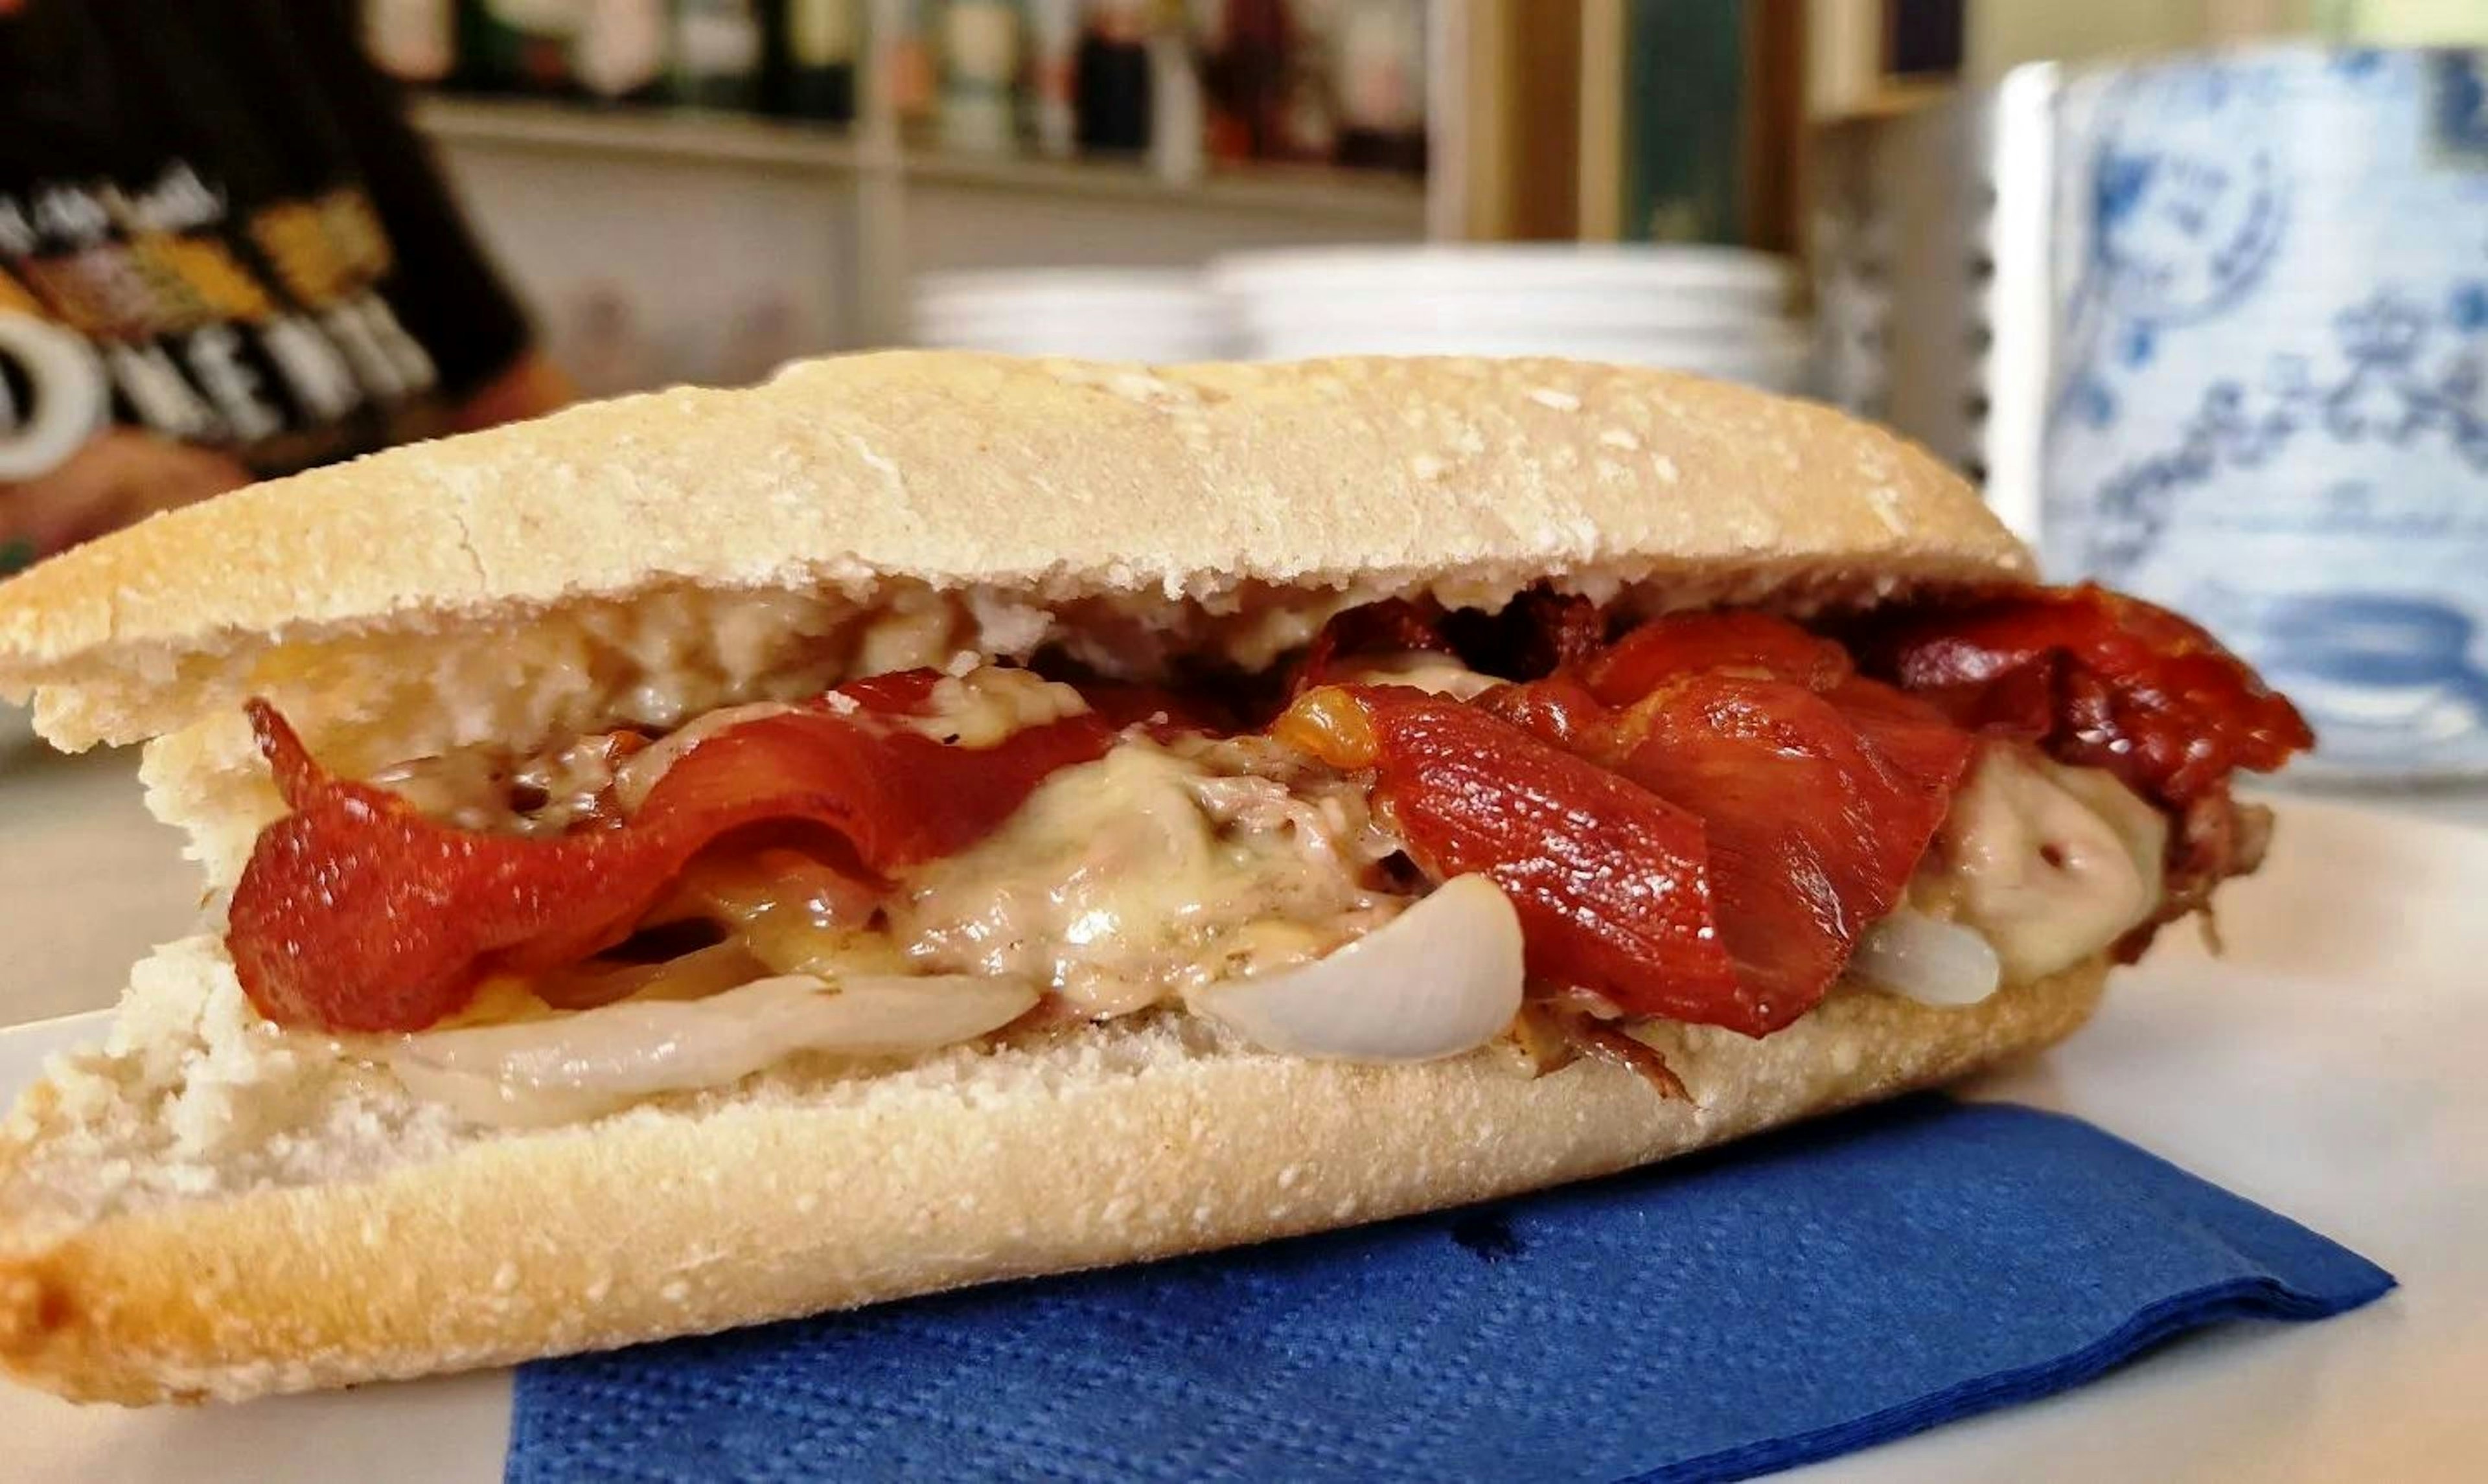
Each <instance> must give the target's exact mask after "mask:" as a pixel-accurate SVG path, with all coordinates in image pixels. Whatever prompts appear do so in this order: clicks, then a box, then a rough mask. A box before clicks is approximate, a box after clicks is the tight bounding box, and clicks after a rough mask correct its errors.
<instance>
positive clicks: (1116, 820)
mask: <svg viewBox="0 0 2488 1484" xmlns="http://www.w3.org/2000/svg"><path fill="white" fill-rule="evenodd" d="M1251 758H1252V754H1251V753H1250V752H1248V751H1247V749H1243V748H1238V747H1237V746H1236V745H1235V744H1233V743H1193V744H1187V745H1185V746H1183V747H1180V748H1176V747H1168V746H1161V745H1159V744H1157V743H1155V742H1146V741H1140V740H1134V741H1130V742H1124V743H1123V744H1122V745H1120V746H1118V747H1117V748H1116V749H1115V750H1114V751H1112V752H1110V753H1108V754H1107V755H1106V756H1105V757H1103V758H1101V759H1099V760H1098V761H1096V762H1094V763H1090V764H1087V765H1084V766H1082V767H1078V768H1071V769H1066V770H1063V771H1062V772H1060V773H1058V774H1056V775H1055V776H1054V777H1053V778H1051V779H1048V780H1047V781H1046V783H1045V784H1044V785H1043V786H1042V787H1040V788H1039V789H1038V790H1037V791H1036V792H1035V793H1034V794H1032V795H1031V796H1030V798H1029V800H1028V802H1027V804H1026V805H1025V806H1023V807H1022V808H1021V810H1020V812H1019V813H1018V814H1017V815H1015V816H1013V817H1012V819H1011V821H1010V823H1009V824H1007V825H1005V826H1004V827H1003V828H1002V829H1001V830H999V831H998V832H996V833H995V834H994V835H993V836H991V837H990V838H988V839H987V840H985V841H983V842H982V843H980V844H978V845H977V846H975V848H973V849H971V850H968V851H966V852H964V853H962V854H958V855H954V856H951V857H950V858H948V859H947V860H944V861H940V862H937V863H936V864H934V865H932V866H930V867H928V868H927V869H926V870H925V871H924V872H923V873H921V874H920V875H919V877H918V878H917V879H916V880H915V881H913V882H910V883H909V886H908V890H907V892H906V895H905V898H904V900H903V901H900V902H897V903H895V904H893V905H892V906H891V909H890V910H889V915H890V927H891V933H892V934H893V936H894V937H895V938H897V940H898V941H900V942H901V943H903V944H905V945H906V947H907V951H908V953H909V954H910V955H911V956H912V957H913V958H914V959H915V960H916V961H917V962H918V963H919V965H920V966H923V967H925V968H927V969H929V970H933V971H940V972H953V973H961V972H965V973H987V974H1017V975H1024V976H1027V977H1029V978H1032V979H1035V980H1037V981H1038V982H1040V983H1044V984H1048V985H1050V986H1051V987H1052V988H1053V989H1054V990H1055V991H1056V992H1057V993H1058V994H1060V995H1061V996H1062V997H1063V999H1064V1000H1065V1001H1066V1002H1067V1003H1068V1004H1069V1006H1070V1007H1071V1008H1072V1009H1073V1010H1075V1011H1077V1012H1078V1013H1080V1014H1083V1015H1089V1016H1111V1015H1120V1014H1125V1013H1128V1012H1130V1011H1134V1010H1139V1009H1143V1008H1145V1007H1146V1006H1148V1005H1151V1004H1154V1003H1156V1002H1157V1001H1158V1000H1160V999H1163V998H1165V997H1167V996H1169V995H1171V994H1179V993H1181V992H1182V991H1184V990H1186V989H1190V988H1194V987H1197V986H1198V985H1201V984H1203V983H1207V982H1210V981H1212V980H1214V979H1218V978H1225V977H1231V976H1235V975H1239V974H1250V973H1256V972H1260V971H1264V970H1267V969H1270V968H1274V967H1280V966H1287V965H1292V964H1296V963H1301V962H1304V961H1306V960H1309V959H1312V958H1315V957H1318V956H1320V955H1321V954H1323V953H1325V952H1327V951H1329V950H1330V949H1332V948H1334V947H1337V946H1338V945H1339V944H1340V943H1342V942H1344V941H1346V940H1347V939H1349V938H1353V937H1355V936H1357V935H1358V934H1360V933H1363V932H1366V931H1370V930H1371V928H1372V927H1374V926H1376V925H1378V924H1379V923H1380V922H1381V921H1383V920H1385V919H1387V918H1388V917H1389V916H1390V915H1392V914H1393V913H1394V912H1396V911H1397V910H1398V909H1399V908H1400V906H1401V905H1403V904H1402V902H1401V900H1400V899H1398V898H1394V897H1387V896H1382V895H1378V894H1376V893H1373V892H1370V891H1368V890H1366V889H1365V888H1364V887H1363V886H1362V885H1361V884H1360V880H1361V877H1362V875H1363V872H1364V868H1365V867H1366V866H1367V865H1368V864H1370V863H1371V860H1372V859H1373V858H1375V856H1376V855H1377V854H1383V853H1387V850H1388V849H1389V846H1388V845H1387V844H1386V843H1381V842H1377V841H1375V840H1373V839H1371V837H1370V833H1369V830H1368V822H1367V821H1366V819H1365V816H1364V804H1363V799H1362V798H1359V797H1356V796H1355V794H1354V791H1353V789H1352V788H1349V787H1348V786H1346V785H1339V786H1337V787H1335V788H1333V789H1332V790H1331V791H1330V792H1329V795H1328V797H1327V798H1323V799H1320V800H1318V801H1316V800H1314V799H1309V798H1305V797H1303V795H1302V794H1300V793H1299V792H1298V791H1297V790H1296V789H1292V788H1290V786H1289V784H1288V783H1287V782H1284V781H1281V780H1278V779H1273V778H1266V777H1258V776H1254V775H1251V774H1248V773H1242V772H1238V771H1234V770H1233V769H1234V768H1235V766H1237V765H1238V764H1239V763H1244V762H1249V761H1250V760H1251Z"/></svg>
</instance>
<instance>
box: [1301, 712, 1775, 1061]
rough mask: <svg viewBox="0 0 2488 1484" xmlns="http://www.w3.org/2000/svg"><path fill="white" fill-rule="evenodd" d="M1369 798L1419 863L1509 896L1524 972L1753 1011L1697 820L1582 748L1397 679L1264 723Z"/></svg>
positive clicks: (1631, 999) (1727, 1019) (1633, 998)
mask: <svg viewBox="0 0 2488 1484" xmlns="http://www.w3.org/2000/svg"><path fill="white" fill-rule="evenodd" d="M1272 730H1273V732H1274V734H1275V735H1276V736H1278V737H1279V738H1280V739H1281V740H1283V741H1286V742H1289V743H1290V744H1292V745H1295V746H1297V747H1300V748H1302V749H1303V750H1305V751H1308V752H1311V753H1313V754H1315V756H1317V757H1319V758H1321V759H1322V760H1323V761H1325V762H1327V763H1329V764H1331V765H1332V766H1333V767H1336V768H1343V769H1368V768H1370V769H1371V770H1373V775H1374V798H1375V799H1376V800H1377V801H1378V802H1379V803H1380V804H1381V805H1382V806H1383V807H1384V809H1385V810H1386V811H1387V812H1388V814H1389V816H1390V819H1391V821H1392V824H1393V826H1395V827H1396V828H1397V829H1398V830H1399V832H1400V838H1401V839H1402V840H1404V841H1406V842H1407V846H1408V853H1409V854H1410V856H1411V857H1412V858H1414V859H1415V860H1416V862H1417V864H1418V866H1419V868H1420V869H1422V870H1424V871H1425V872H1426V873H1427V874H1428V875H1429V876H1432V877H1434V878H1435V879H1437V880H1447V879H1449V878H1451V877H1455V876H1461V875H1466V874H1468V873H1471V872H1484V874H1486V875H1487V876H1489V877H1491V878H1493V880H1494V882H1495V883H1496V884H1497V885H1499V886H1501V887H1502V888H1503V889H1504V893H1505V894H1506V895H1507V896H1509V897H1511V899H1512V905H1513V909H1514V910H1517V911H1518V912H1519V914H1520V923H1521V929H1522V932H1523V933H1524V935H1525V936H1526V938H1527V941H1528V959H1529V969H1530V972H1531V973H1532V975H1534V976H1536V977H1538V978H1541V979H1545V980H1550V981H1554V982H1558V983H1564V984H1577V985H1583V986H1586V987H1588V988H1590V989H1594V990H1597V992H1599V993H1600V994H1604V995H1606V996H1607V997H1608V998H1609V999H1612V1000H1614V1001H1615V1002H1616V1003H1617V1004H1618V1005H1620V1006H1622V1007H1623V1008H1624V1009H1625V1010H1626V1012H1628V1013H1630V1014H1633V1015H1643V1016H1667V1017H1671V1018H1673V1019H1676V1020H1682V1021H1705V1022H1713V1023H1717V1024H1723V1025H1739V1026H1742V1025H1744V1024H1748V1023H1752V1022H1754V1020H1755V1016H1756V1007H1755V1006H1754V1005H1753V1004H1752V1003H1751V1002H1750V1001H1749V1000H1748V999H1747V998H1746V996H1745V994H1744V991H1743V988H1742V987H1741V986H1740V985H1739V983H1738V981H1737V976H1736V974H1735V972H1734V971H1733V969H1732V967H1731V966H1730V964H1729V961H1728V956H1727V953H1726V951H1725V950H1724V949H1722V948H1721V946H1720V943H1719V938H1718V934H1717V932H1716V929H1715V927H1714V925H1713V923H1712V922H1711V917H1710V882H1709V878H1708V876H1707V874H1706V872H1705V867H1704V863H1703V862H1704V858H1705V851H1704V845H1703V838H1702V826H1701V824H1700V822H1699V821H1697V820H1695V819H1694V818H1693V816H1692V815H1690V814H1688V813H1686V812H1685V811H1684V810H1682V809H1680V808H1677V807H1675V806H1674V805H1671V804H1668V803H1665V802H1663V801H1661V800H1660V799H1658V798H1654V797H1653V796H1652V795H1651V794H1650V793H1649V792H1648V791H1647V790H1645V789H1641V788H1638V787H1636V786H1634V785H1633V784H1631V783H1629V782H1626V780H1625V779H1623V778H1620V777H1618V776H1617V775H1616V774H1614V773H1612V772H1609V771H1608V770H1605V769H1603V768H1600V767H1598V766H1597V764H1595V763H1592V762H1590V761H1589V760H1588V759H1585V758H1580V757H1576V756H1573V755H1572V754H1571V753H1569V752H1566V751H1563V750H1561V749H1559V748H1556V747H1553V746H1550V745H1548V744H1547V743H1545V742H1541V741H1539V740H1538V739H1537V738H1534V737H1532V736H1530V735H1529V734H1528V733H1526V732H1523V731H1522V730H1520V729H1519V728H1518V727H1516V726H1513V724H1511V723H1510V722H1507V721H1504V720H1501V719H1499V718H1497V717H1495V716H1493V715H1490V714H1486V713H1485V712H1484V711H1481V710H1479V709H1478V708H1476V707H1473V706H1467V705H1463V704H1461V703H1459V702H1457V701H1451V700H1444V699H1441V698H1438V697H1434V696H1429V695H1427V694H1426V693H1424V692H1423V691H1419V690H1414V689H1410V688H1407V687H1405V686H1324V687H1322V688H1319V689H1316V690H1313V691H1309V692H1308V693H1306V694H1305V695H1304V696H1302V697H1300V698H1299V699H1298V700H1297V701H1296V703H1295V704H1294V705H1293V706H1291V707H1290V708H1289V709H1288V710H1287V712H1286V714H1285V715H1283V716H1281V717H1280V719H1279V721H1278V723H1277V724H1276V726H1275V727H1274V728H1273V729H1272Z"/></svg>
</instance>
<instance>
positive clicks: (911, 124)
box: [864, 0, 940, 139]
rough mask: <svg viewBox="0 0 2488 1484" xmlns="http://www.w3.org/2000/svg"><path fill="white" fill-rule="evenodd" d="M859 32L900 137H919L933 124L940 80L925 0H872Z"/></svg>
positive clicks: (890, 116)
mask: <svg viewBox="0 0 2488 1484" xmlns="http://www.w3.org/2000/svg"><path fill="white" fill-rule="evenodd" d="M871 7H872V8H871V10H870V11H869V13H868V14H867V20H866V24H865V27H864V33H865V36H866V37H867V39H869V40H870V41H871V42H873V46H872V49H871V51H870V53H869V55H870V57H871V59H872V61H871V66H872V67H873V68H874V70H875V80H876V81H877V82H878V83H879V85H880V87H881V89H882V97H883V98H885V99H886V103H885V105H884V106H885V107H886V108H887V110H888V117H889V119H890V121H891V124H892V125H893V126H895V127H896V128H897V130H898V132H899V135H900V137H902V138H906V139H916V138H919V137H921V136H922V135H923V134H924V133H926V132H927V131H928V130H929V129H930V128H931V127H932V126H933V115H934V105H935V103H936V102H937V101H938V100H939V97H940V80H939V77H938V75H937V73H936V70H935V68H934V65H933V33H932V26H931V22H930V21H929V20H928V18H927V8H928V0H871Z"/></svg>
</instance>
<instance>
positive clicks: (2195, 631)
mask: <svg viewBox="0 0 2488 1484" xmlns="http://www.w3.org/2000/svg"><path fill="white" fill-rule="evenodd" d="M1855 648H1856V651H1857V653H1858V657H1859V659H1860V661H1861V663H1863V664H1864V666H1865V667H1866V669H1867V670H1868V672H1869V673H1871V674H1878V675H1881V676H1884V677H1887V678H1889V679H1890V680H1892V681H1894V682H1895V683H1896V684H1898V685H1900V686H1902V687H1903V688H1905V689H1907V690H1908V691H1910V692H1911V693H1913V694H1916V695H1920V696H1923V697H1925V698H1926V699H1928V700H1929V701H1932V702H1934V703H1935V704H1936V705H1937V707H1939V708H1941V709H1942V710H1943V711H1944V712H1945V714H1948V715H1950V716H1951V717H1952V718H1953V719H1954V720H1955V721H1957V722H1959V723H1960V724H1961V725H1964V726H1968V727H1975V728H1979V729H1982V730H1987V731H1993V732H1999V733H2004V734H2008V735H2020V736H2027V737H2032V738H2035V739H2037V740H2039V741H2040V742H2042V744H2043V745H2045V746H2046V748H2047V750H2048V751H2049V753H2050V755H2052V756H2054V757H2056V758H2057V759H2059V760H2060V761H2063V762H2067V763H2072V764H2076V765H2078V766H2081V767H2088V768H2104V769H2106V770H2108V771H2109V772H2111V773H2114V774H2115V775H2116V776H2117V777H2118V778H2119V779H2120V780H2122V781H2123V782H2124V783H2125V784H2126V786H2127V787H2129V788H2132V789H2134V790H2135V792H2136V793H2139V794H2141V795H2142V796H2143V797H2145V798H2151V799H2154V800H2156V801H2158V802H2159V803H2161V804H2162V805H2163V806H2165V807H2167V808H2169V809H2171V810H2172V811H2178V812H2182V811H2183V810H2184V809H2185V807H2186V806H2187V805H2189V804H2191V803H2193V802H2194V801H2196V800H2197V799H2201V798H2208V797H2210V796H2211V795H2212V794H2214V793H2215V792H2217V791H2218V790H2219V789H2221V788H2224V787H2225V786H2226V785H2227V782H2228V779H2229V775H2230V774H2231V773H2233V772H2235V771H2236V770H2239V769H2242V768H2243V769H2249V770H2256V771H2269V770H2273V769H2276V768H2278V767H2280V766H2281V765H2282V764H2283V763H2286V762H2287V761H2288V760H2289V757H2290V755H2291V754H2292V753H2295V752H2299V751H2303V750H2304V749H2305V748H2307V747H2311V746H2313V745H2314V744H2315V736H2314V734H2313V733H2312V732H2311V731H2309V730H2308V729H2307V726H2306V722H2305V720H2304V718H2302V717H2301V716H2300V715H2299V714H2298V709H2297V708H2296V707H2294V706H2291V705H2290V704H2289V701H2288V700H2287V698H2285V697H2283V696H2281V695H2279V694H2277V693H2276V692H2275V691H2273V690H2271V689H2270V688H2268V687H2267V686H2265V685H2264V684H2263V682H2262V681H2261V680H2259V679H2258V678H2257V677H2256V676H2255V673H2254V672H2253V671H2252V670H2250V669H2248V667H2247V665H2246V663H2245V661H2243V660H2241V659H2239V658H2237V657H2236V656H2235V655H2232V654H2230V653H2229V652H2228V651H2227V650H2225V649H2223V648H2221V647H2220V644H2219V641H2218V640H2216V639H2214V638H2213V637H2212V636H2211V635H2210V634H2208V633H2206V632H2204V631H2203V630H2201V629H2199V628H2197V627H2195V626H2194V625H2193V624H2191V623H2189V622H2187V621H2186V620H2185V619H2182V618H2179V617H2178V616H2177V615H2176V614H2174V613H2170V612H2168V611H2167V610H2166V609H2163V608H2158V607H2154V606H2153V605H2152V604H2150V603H2147V602H2142V601H2141V600H2140V599H2136V598H2128V597H2126V596H2124V595H2123V594H2119V593H2111V592H2108V591H2107V590H2106V589H2105V588H2100V587H2096V586H2090V585H2084V586H2081V587H2072V588H2018V589H2015V590H2012V591H2010V592H2006V593H2000V594H1997V595H1995V596H1993V597H1990V598H1985V599H1981V600H1979V601H1976V602H1968V603H1962V604H1952V605H1946V606H1941V607H1936V608H1931V609H1919V610H1916V611H1913V612H1909V613H1905V614H1903V615H1901V616H1899V617H1896V618H1887V619H1879V620H1876V621H1872V622H1870V623H1867V624H1865V625H1861V626H1860V628H1859V630H1858V633H1857V636H1856V640H1855Z"/></svg>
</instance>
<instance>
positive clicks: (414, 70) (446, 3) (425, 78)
mask: <svg viewBox="0 0 2488 1484" xmlns="http://www.w3.org/2000/svg"><path fill="white" fill-rule="evenodd" d="M363 49H364V50H365V51H366V52H368V53H370V55H371V59H372V64H373V66H375V67H378V68H379V69H380V70H382V71H383V72H386V73H388V74H389V75H390V76H392V77H395V78H397V79H398V80H399V81H401V82H408V83H413V84H415V85H416V86H418V87H428V88H429V87H438V86H439V85H440V84H442V83H444V82H447V81H448V80H449V75H450V73H451V71H452V70H455V69H456V67H457V65H458V8H457V5H456V4H455V3H454V0H363Z"/></svg>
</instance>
